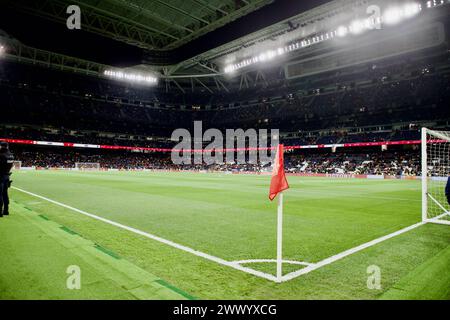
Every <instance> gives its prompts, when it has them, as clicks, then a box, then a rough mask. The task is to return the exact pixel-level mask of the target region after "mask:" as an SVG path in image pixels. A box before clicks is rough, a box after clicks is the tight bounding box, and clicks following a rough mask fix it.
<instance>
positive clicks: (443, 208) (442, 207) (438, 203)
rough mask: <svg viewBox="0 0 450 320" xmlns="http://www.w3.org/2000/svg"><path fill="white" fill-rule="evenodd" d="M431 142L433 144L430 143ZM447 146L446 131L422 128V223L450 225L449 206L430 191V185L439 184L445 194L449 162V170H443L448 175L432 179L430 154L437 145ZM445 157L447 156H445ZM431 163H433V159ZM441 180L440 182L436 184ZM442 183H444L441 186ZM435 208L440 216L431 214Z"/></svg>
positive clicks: (449, 140) (441, 191) (447, 137)
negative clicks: (431, 148) (431, 147)
mask: <svg viewBox="0 0 450 320" xmlns="http://www.w3.org/2000/svg"><path fill="white" fill-rule="evenodd" d="M429 137H432V140H436V142H432V141H431V139H429ZM430 141H431V143H430ZM440 143H442V144H447V145H450V132H449V131H446V132H443V131H434V130H430V129H427V128H422V139H421V144H422V221H423V222H425V223H428V222H430V223H437V224H445V225H450V209H449V207H448V204H447V203H446V201H445V200H444V203H442V202H443V201H442V199H441V198H442V197H437V196H436V194H435V193H433V189H429V187H430V183H433V182H434V183H438V188H439V189H442V190H438V192H439V193H442V194H443V193H444V188H445V184H446V181H447V179H448V176H449V175H450V172H449V168H448V161H450V160H449V159H447V168H444V169H443V173H444V174H445V173H446V175H445V176H444V175H443V174H442V176H438V177H432V176H431V175H430V170H429V169H430V166H429V160H430V159H429V153H430V147H429V145H430V146H433V145H437V144H440ZM449 147H450V146H448V147H447V148H449ZM444 157H445V155H444ZM431 161H433V160H432V159H431ZM444 171H445V172H444ZM437 180H439V182H436V181H437ZM440 181H442V182H443V183H442V184H440ZM431 206H433V207H434V208H435V209H436V210H439V212H440V213H439V214H436V213H434V214H433V215H431V214H430V212H431V209H430V207H431Z"/></svg>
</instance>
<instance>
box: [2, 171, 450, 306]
mask: <svg viewBox="0 0 450 320" xmlns="http://www.w3.org/2000/svg"><path fill="white" fill-rule="evenodd" d="M289 183H290V186H291V189H290V190H288V191H287V192H286V193H285V208H284V211H285V216H284V258H285V259H290V260H299V261H306V262H318V261H320V260H322V259H324V258H327V257H329V256H331V255H334V254H337V253H339V252H341V251H344V250H346V249H349V248H352V247H354V246H357V245H359V244H362V243H364V242H367V241H370V240H373V239H375V238H378V237H380V236H383V235H386V234H388V233H391V232H394V231H396V230H399V229H401V228H403V227H407V226H409V225H412V224H414V223H417V222H419V221H420V207H421V202H420V183H419V182H418V181H400V180H385V181H376V180H373V181H372V180H350V179H349V180H345V179H321V178H300V177H289ZM268 184H269V177H267V176H253V175H250V176H238V175H225V174H193V173H142V172H102V173H100V172H99V173H94V172H61V171H41V172H16V173H15V175H14V185H15V186H17V187H20V188H23V189H25V190H28V191H30V192H34V193H37V194H40V195H42V196H45V197H48V198H50V199H53V200H56V201H59V202H62V203H65V204H67V205H70V206H73V207H75V208H78V209H81V210H85V211H87V212H90V213H93V214H96V215H99V216H101V217H105V218H108V219H110V220H113V221H116V222H119V223H121V224H124V225H127V226H130V227H134V228H137V229H139V230H142V231H145V232H148V233H151V234H154V235H157V236H159V237H162V238H165V239H168V240H171V241H174V242H177V243H179V244H182V245H185V246H188V247H191V248H193V249H196V250H200V251H203V252H205V253H208V254H211V255H214V256H217V257H220V258H222V259H225V260H228V261H234V260H247V259H274V258H275V256H276V202H274V203H271V202H269V201H268V197H267V193H268ZM11 194H12V198H14V199H15V200H16V201H18V202H19V203H20V204H22V205H23V206H26V207H27V208H30V209H31V210H33V211H34V212H37V213H38V214H42V215H44V216H46V217H48V218H49V219H50V220H52V221H56V222H58V223H60V224H61V225H64V226H66V227H67V228H69V229H70V230H71V231H73V232H75V233H77V234H80V235H82V236H83V237H85V238H87V239H90V240H92V241H93V242H95V243H97V244H98V245H100V246H101V247H104V248H108V249H109V250H112V251H113V252H115V253H117V254H118V255H119V256H120V257H124V258H125V259H127V260H128V261H130V262H132V263H133V264H135V265H136V266H138V267H140V268H142V269H144V270H146V271H147V272H149V273H151V274H154V275H156V276H158V277H160V278H161V279H164V281H167V282H168V283H170V284H171V285H173V286H175V287H177V288H180V289H181V290H184V291H185V292H188V293H189V294H190V295H192V296H195V297H198V298H200V299H377V298H379V297H381V296H382V295H383V294H384V293H386V292H388V291H389V290H390V289H392V288H394V286H395V285H396V284H397V283H399V281H403V282H407V283H410V282H411V281H408V275H411V274H414V273H416V272H418V271H417V270H418V268H421V267H422V268H423V265H424V264H426V263H427V262H430V261H433V260H436V259H437V260H438V261H435V262H433V263H429V265H430V268H433V267H434V266H436V268H437V269H436V270H434V271H433V272H437V273H439V272H445V273H448V271H449V269H450V263H449V261H448V255H442V254H441V255H440V252H442V251H444V250H446V249H447V248H448V247H449V245H450V228H448V226H439V225H425V226H422V227H419V228H418V229H415V230H413V231H410V232H408V233H406V234H403V235H401V236H398V237H395V238H393V239H390V240H388V241H386V242H383V243H381V244H379V245H376V246H374V247H371V248H369V249H366V250H364V251H362V252H359V253H357V254H354V255H352V256H350V257H347V258H345V259H342V260H340V261H337V262H335V263H333V264H331V265H328V266H325V267H323V268H321V269H318V270H316V271H313V272H311V273H309V274H307V275H304V276H301V277H299V278H296V279H294V280H291V281H289V282H286V283H283V284H275V283H272V282H269V281H267V280H264V279H260V278H256V277H254V276H251V275H248V274H245V273H243V272H240V271H237V270H233V269H231V268H228V267H225V266H221V265H218V264H216V263H214V262H211V261H207V260H205V259H202V258H200V257H196V256H193V255H192V254H189V253H187V252H183V251H180V250H177V249H175V248H171V247H169V246H167V245H164V244H162V243H159V242H156V241H153V240H149V239H147V238H144V237H142V236H139V235H136V234H133V233H131V232H128V231H125V230H121V229H119V228H117V227H114V226H111V225H108V224H105V223H103V222H100V221H96V220H93V219H92V218H89V217H85V216H82V215H80V214H78V213H76V212H73V211H70V210H68V209H64V208H62V207H59V206H56V205H54V204H51V203H48V202H46V201H44V200H40V199H37V198H34V197H31V196H29V195H26V194H23V193H21V192H17V191H14V190H12V192H11ZM13 214H14V213H13ZM9 218H11V217H9ZM0 222H2V221H0ZM1 237H3V235H2V236H1ZM439 257H440V258H439ZM439 261H440V262H439ZM373 264H375V265H378V266H379V267H380V268H381V271H382V289H381V290H370V289H368V288H367V285H366V282H367V277H368V275H367V273H366V269H367V267H368V266H370V265H373ZM247 266H250V265H247ZM252 267H254V268H258V269H259V270H261V271H264V272H272V273H273V271H274V265H271V264H266V265H264V264H257V265H254V266H252ZM287 269H289V270H288V271H294V270H295V267H294V268H293V267H292V266H289V267H287ZM292 269H294V270H292ZM430 272H431V271H430ZM0 278H1V272H0ZM405 279H406V280H405ZM433 279H434V278H433ZM435 281H437V282H439V284H436V286H434V287H433V288H435V287H439V288H448V287H449V286H450V280H449V279H448V278H445V277H444V278H441V279H436V280H435ZM402 287H404V288H406V287H408V286H407V285H403V286H402ZM413 287H414V288H416V287H417V286H413ZM425 288H426V286H425ZM408 290H413V289H412V288H409V289H408ZM414 290H415V289H414ZM438 291H439V294H437V293H436V292H433V290H431V289H429V288H428V289H426V290H421V291H420V292H419V293H417V295H415V296H414V298H416V299H421V298H422V299H427V298H435V297H439V298H441V299H448V298H450V297H449V296H448V291H445V290H444V289H442V290H438ZM42 295H43V298H45V297H46V294H45V292H43V293H42ZM0 297H1V293H0Z"/></svg>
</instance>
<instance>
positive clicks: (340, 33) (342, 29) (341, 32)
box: [336, 26, 348, 37]
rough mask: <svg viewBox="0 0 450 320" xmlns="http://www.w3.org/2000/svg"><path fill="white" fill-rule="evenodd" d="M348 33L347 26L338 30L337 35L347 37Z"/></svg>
mask: <svg viewBox="0 0 450 320" xmlns="http://www.w3.org/2000/svg"><path fill="white" fill-rule="evenodd" d="M347 33H348V28H347V27H346V26H340V27H339V28H337V30H336V35H337V36H338V37H345V36H346V35H347Z"/></svg>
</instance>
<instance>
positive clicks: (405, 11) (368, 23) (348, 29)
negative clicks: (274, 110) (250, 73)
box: [224, 0, 450, 73]
mask: <svg viewBox="0 0 450 320" xmlns="http://www.w3.org/2000/svg"><path fill="white" fill-rule="evenodd" d="M449 1H450V0H449ZM443 3H444V1H443V0H431V1H428V2H427V3H426V8H434V7H438V6H440V5H442V4H443ZM423 8H424V7H422V5H421V4H420V3H417V2H409V3H406V4H404V5H400V6H396V7H390V8H388V9H387V10H386V11H385V12H384V14H383V15H382V16H381V17H377V18H367V19H358V20H353V21H352V22H350V23H349V24H348V25H342V26H340V27H338V28H337V29H334V30H333V31H329V32H323V33H319V34H316V35H314V36H311V37H308V38H304V39H301V40H299V42H296V43H291V44H288V45H286V46H285V47H280V48H278V49H274V50H269V51H266V52H263V53H261V54H259V55H257V56H254V57H252V58H249V59H247V60H243V61H241V62H239V63H235V64H227V65H226V66H225V68H224V72H225V73H231V72H234V71H236V70H239V69H241V68H243V67H246V66H249V65H252V64H256V63H259V62H264V61H267V60H271V59H273V58H275V57H277V56H281V55H283V54H286V53H289V52H292V51H296V50H299V49H301V48H306V47H308V46H310V45H313V44H317V43H321V42H323V41H328V40H330V39H333V38H335V37H340V38H342V37H345V36H347V35H348V34H349V33H351V34H354V35H359V34H361V33H363V32H365V31H368V30H374V29H379V26H380V25H382V24H386V25H393V24H397V23H400V22H402V21H403V20H406V19H409V18H412V17H414V16H416V15H418V14H419V13H420V12H421V11H422V9H423Z"/></svg>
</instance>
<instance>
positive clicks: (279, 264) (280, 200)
mask: <svg viewBox="0 0 450 320" xmlns="http://www.w3.org/2000/svg"><path fill="white" fill-rule="evenodd" d="M278 197H279V198H278V226H277V282H281V277H282V276H283V192H281V193H280V194H279V195H278Z"/></svg>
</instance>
